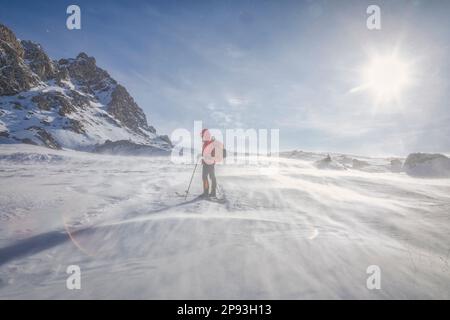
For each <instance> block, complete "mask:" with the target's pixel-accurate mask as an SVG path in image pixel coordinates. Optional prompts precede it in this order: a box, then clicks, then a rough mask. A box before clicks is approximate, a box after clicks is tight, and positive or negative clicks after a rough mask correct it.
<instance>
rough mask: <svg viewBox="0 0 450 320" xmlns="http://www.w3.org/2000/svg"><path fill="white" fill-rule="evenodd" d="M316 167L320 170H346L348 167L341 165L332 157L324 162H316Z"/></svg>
mask: <svg viewBox="0 0 450 320" xmlns="http://www.w3.org/2000/svg"><path fill="white" fill-rule="evenodd" d="M314 165H315V166H316V167H317V168H318V169H331V170H346V167H345V166H344V165H343V164H340V163H339V162H336V161H334V160H333V159H331V157H330V155H328V156H327V157H326V158H324V159H322V160H318V161H316V162H314Z"/></svg>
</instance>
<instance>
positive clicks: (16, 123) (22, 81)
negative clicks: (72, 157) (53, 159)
mask: <svg viewBox="0 0 450 320" xmlns="http://www.w3.org/2000/svg"><path fill="white" fill-rule="evenodd" d="M107 141H129V142H132V143H134V144H137V145H140V146H142V145H144V146H148V147H151V148H153V149H163V150H168V149H170V148H171V143H170V141H169V140H168V138H167V137H166V136H158V135H157V134H156V130H155V129H154V128H153V127H152V126H149V125H148V124H147V119H146V116H145V114H144V112H143V111H142V110H141V108H140V107H139V106H138V105H137V104H136V102H135V101H134V100H133V98H132V97H131V96H130V95H129V94H128V92H127V90H126V89H125V88H124V87H123V86H121V85H120V84H118V83H117V82H116V81H115V80H114V79H113V78H111V76H110V75H109V74H108V73H107V72H106V71H105V70H103V69H101V68H99V67H98V66H97V65H96V61H95V59H94V58H93V57H89V56H88V55H86V54H85V53H80V54H79V55H78V56H77V57H76V58H75V59H61V60H59V61H51V60H50V59H49V57H48V56H47V54H46V53H45V51H44V50H43V49H42V47H41V46H40V45H38V44H35V43H33V42H31V41H19V40H17V39H16V37H15V35H14V34H13V33H12V31H11V30H9V29H8V28H6V27H5V26H3V25H1V24H0V143H18V142H23V143H28V144H36V145H42V146H47V147H50V148H53V149H60V148H70V149H78V150H92V149H93V148H94V146H96V145H101V144H103V143H105V142H107Z"/></svg>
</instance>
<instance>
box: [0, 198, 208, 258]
mask: <svg viewBox="0 0 450 320" xmlns="http://www.w3.org/2000/svg"><path fill="white" fill-rule="evenodd" d="M202 199H203V198H202V197H201V196H199V197H196V198H194V199H191V200H188V201H184V202H181V203H178V204H175V205H172V206H166V207H163V208H159V209H155V210H151V211H147V212H146V213H144V214H145V215H147V214H154V213H160V212H164V211H167V210H170V209H173V208H177V207H181V206H184V205H188V204H192V203H195V202H198V201H200V200H202ZM144 214H143V213H140V214H139V215H144ZM101 228H102V227H101V226H100V227H95V226H94V227H88V228H84V229H79V230H76V231H73V232H72V236H73V235H81V234H86V233H90V232H95V230H97V229H101ZM69 240H70V237H69V235H68V234H67V233H66V232H64V231H50V232H45V233H41V234H38V235H36V236H32V237H30V238H27V239H24V240H20V241H18V242H15V243H13V244H11V245H9V246H7V247H3V248H0V266H1V265H3V264H5V263H7V262H9V261H11V260H14V259H16V258H19V257H23V256H27V255H28V256H29V255H33V254H36V253H39V252H41V251H44V250H47V249H50V248H52V247H55V246H57V245H59V244H61V243H64V242H66V241H69Z"/></svg>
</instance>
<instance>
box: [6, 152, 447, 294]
mask: <svg viewBox="0 0 450 320" xmlns="http://www.w3.org/2000/svg"><path fill="white" fill-rule="evenodd" d="M314 160H315V159H310V158H309V157H306V156H305V157H304V158H302V157H297V158H295V159H289V158H279V159H267V161H268V162H269V164H271V165H273V166H275V167H277V168H278V171H276V170H272V169H271V168H267V167H265V168H263V167H262V166H255V165H248V164H239V165H238V164H233V165H225V166H219V167H218V168H217V176H218V181H219V185H220V194H221V196H222V197H224V199H225V200H224V202H223V203H218V202H210V201H205V200H200V201H199V200H197V201H196V200H193V199H194V196H190V197H189V198H188V200H187V201H184V199H183V198H182V197H180V196H179V195H177V192H181V193H182V192H183V191H184V190H185V188H186V185H187V183H188V181H189V178H190V174H191V172H192V169H193V165H175V164H173V163H171V162H170V161H169V158H164V157H159V158H158V157H154V158H149V157H147V158H138V157H118V156H117V157H114V156H104V155H94V154H88V153H82V152H73V151H49V150H48V149H44V148H40V147H34V146H26V145H3V146H0V298H1V299H9V298H51V299H81V298H94V299H105V298H138V299H160V298H174V299H200V298H201V299H219V298H220V299H237V298H240V299H246V298H248V299H260V298H261V299H262V298H264V299H266V298H270V299H272V298H273V299H277V298H285V299H311V298H331V299H349V298H354V299H366V298H367V299H380V298H387V299H393V298H395V299H406V298H412V299H415V298H444V299H449V298H450V179H420V178H414V177H410V176H408V175H406V174H405V173H393V172H389V171H388V170H385V171H383V170H376V171H375V172H374V171H373V170H372V171H370V170H369V171H364V170H356V169H347V170H320V169H317V167H316V166H315V165H314ZM365 161H367V162H370V159H369V158H367V159H365ZM375 162H376V163H375V165H377V166H379V165H380V160H379V159H376V161H375ZM386 163H388V162H387V161H386ZM199 173H200V172H197V175H196V177H195V180H194V186H193V188H192V193H193V194H199V193H200V191H201V190H200V188H201V185H200V181H199V180H200V176H199ZM69 265H78V266H80V268H81V290H68V289H67V288H66V279H67V277H68V276H69V275H68V274H67V273H66V268H67V267H68V266H69ZM370 265H377V266H379V267H380V269H381V289H380V290H368V289H367V287H366V280H367V278H368V277H369V274H367V273H366V270H367V268H368V266H370Z"/></svg>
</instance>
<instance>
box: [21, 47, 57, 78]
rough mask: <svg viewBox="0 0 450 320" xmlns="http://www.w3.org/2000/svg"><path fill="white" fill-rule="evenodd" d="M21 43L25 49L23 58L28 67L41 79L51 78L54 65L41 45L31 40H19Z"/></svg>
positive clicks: (53, 72)
mask: <svg viewBox="0 0 450 320" xmlns="http://www.w3.org/2000/svg"><path fill="white" fill-rule="evenodd" d="M21 44H22V46H23V48H24V49H25V55H24V59H25V60H26V61H27V62H28V65H29V67H30V69H31V70H32V71H33V72H34V73H35V74H36V75H37V76H38V77H39V78H40V79H41V80H43V81H47V80H50V79H53V78H54V76H55V67H54V65H53V62H52V61H51V60H50V58H49V57H48V56H47V54H46V53H45V52H44V50H43V49H42V48H41V46H40V45H39V44H37V43H34V42H32V41H21Z"/></svg>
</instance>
